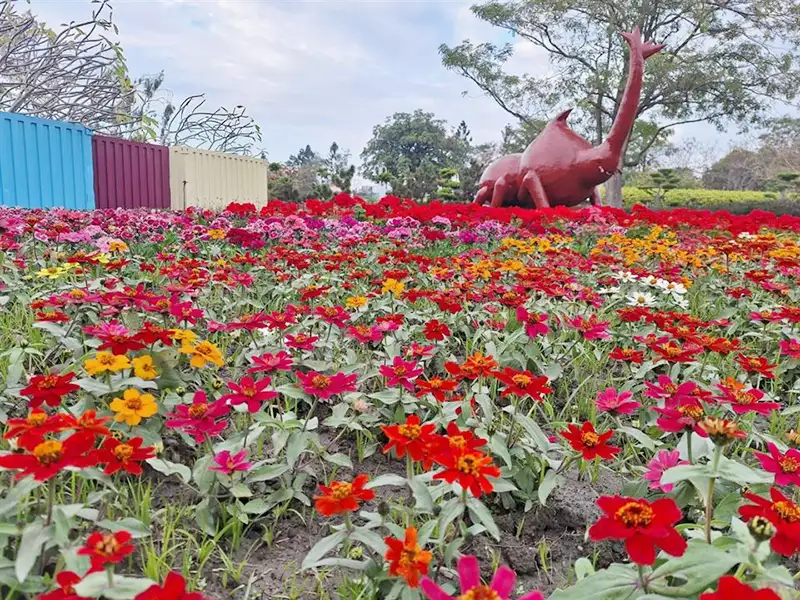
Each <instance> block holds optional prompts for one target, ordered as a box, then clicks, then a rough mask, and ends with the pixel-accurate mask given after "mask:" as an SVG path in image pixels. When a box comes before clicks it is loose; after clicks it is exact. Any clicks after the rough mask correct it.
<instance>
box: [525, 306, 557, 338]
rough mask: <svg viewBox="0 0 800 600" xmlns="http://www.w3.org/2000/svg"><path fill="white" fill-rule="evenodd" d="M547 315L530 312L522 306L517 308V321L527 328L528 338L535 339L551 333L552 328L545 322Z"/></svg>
mask: <svg viewBox="0 0 800 600" xmlns="http://www.w3.org/2000/svg"><path fill="white" fill-rule="evenodd" d="M546 320H547V314H545V313H534V312H528V311H527V310H526V309H525V307H523V306H520V307H518V308H517V321H519V322H520V323H522V324H523V325H524V326H525V333H527V334H528V337H532V338H535V337H536V336H537V335H547V334H548V333H550V328H549V327H548V326H547V324H546V323H545V321H546Z"/></svg>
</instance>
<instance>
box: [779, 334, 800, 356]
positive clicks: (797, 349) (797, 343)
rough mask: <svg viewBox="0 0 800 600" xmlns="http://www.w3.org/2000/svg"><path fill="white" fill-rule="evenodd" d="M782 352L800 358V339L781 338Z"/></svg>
mask: <svg viewBox="0 0 800 600" xmlns="http://www.w3.org/2000/svg"><path fill="white" fill-rule="evenodd" d="M780 347H781V354H784V355H786V356H789V357H790V358H794V359H795V360H800V340H795V339H791V340H781V343H780Z"/></svg>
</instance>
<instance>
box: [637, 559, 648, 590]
mask: <svg viewBox="0 0 800 600" xmlns="http://www.w3.org/2000/svg"><path fill="white" fill-rule="evenodd" d="M636 566H637V567H638V569H639V584H640V585H641V586H642V591H644V592H647V578H646V577H645V576H644V565H636Z"/></svg>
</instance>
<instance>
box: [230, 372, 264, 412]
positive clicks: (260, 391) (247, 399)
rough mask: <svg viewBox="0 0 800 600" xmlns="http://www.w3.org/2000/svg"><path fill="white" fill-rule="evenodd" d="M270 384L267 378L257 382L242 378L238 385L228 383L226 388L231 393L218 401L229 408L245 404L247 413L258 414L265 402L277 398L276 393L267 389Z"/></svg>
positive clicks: (250, 378)
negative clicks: (224, 403)
mask: <svg viewBox="0 0 800 600" xmlns="http://www.w3.org/2000/svg"><path fill="white" fill-rule="evenodd" d="M271 383H272V380H271V379H270V378H269V377H264V378H263V379H259V380H258V381H253V378H252V377H242V381H241V382H240V383H238V384H236V383H233V382H230V383H228V387H229V388H230V389H231V391H232V392H233V393H232V394H225V395H224V396H222V398H220V399H219V401H220V402H227V403H228V404H230V405H231V406H238V405H239V404H247V410H248V411H249V412H251V413H255V412H258V411H259V410H260V409H261V407H262V406H263V404H264V403H265V402H269V401H270V400H272V399H273V398H277V396H278V392H274V391H272V390H268V389H267V387H268V386H269V385H270V384H271Z"/></svg>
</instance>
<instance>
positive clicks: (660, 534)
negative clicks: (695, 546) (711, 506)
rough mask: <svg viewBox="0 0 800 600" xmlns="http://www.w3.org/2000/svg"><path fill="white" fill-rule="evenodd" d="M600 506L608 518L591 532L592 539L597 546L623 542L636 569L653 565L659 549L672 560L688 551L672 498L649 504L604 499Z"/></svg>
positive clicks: (635, 499) (601, 519) (598, 504)
mask: <svg viewBox="0 0 800 600" xmlns="http://www.w3.org/2000/svg"><path fill="white" fill-rule="evenodd" d="M597 506H598V507H599V508H600V510H602V511H603V512H604V513H605V514H604V515H603V516H601V517H600V520H598V521H597V523H595V524H594V525H592V526H591V527H590V528H589V537H590V538H591V539H592V540H593V541H595V542H599V541H602V540H607V539H614V540H624V541H625V550H627V552H628V556H630V558H631V560H632V561H633V562H635V563H636V564H637V565H652V564H653V563H654V562H655V560H656V548H660V549H661V550H663V551H664V552H666V553H667V554H671V555H672V556H682V555H683V553H684V552H685V551H686V540H685V539H683V537H682V536H681V534H680V533H678V531H677V530H676V529H675V523H677V522H678V521H680V520H681V518H682V517H683V514H682V513H681V509H680V508H678V505H677V504H675V501H674V500H673V499H672V498H662V499H661V500H656V501H655V502H653V503H650V502H648V501H647V500H645V499H643V498H625V497H622V496H601V497H600V498H598V499H597Z"/></svg>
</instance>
